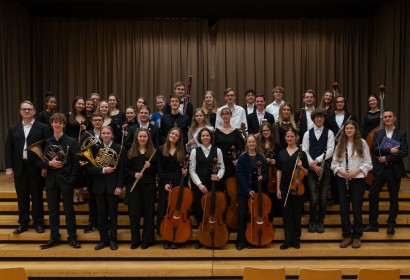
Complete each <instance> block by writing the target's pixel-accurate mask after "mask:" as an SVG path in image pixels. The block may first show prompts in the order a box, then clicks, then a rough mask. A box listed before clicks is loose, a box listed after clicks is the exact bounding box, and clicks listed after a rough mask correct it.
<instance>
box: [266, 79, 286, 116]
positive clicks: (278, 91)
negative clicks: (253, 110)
mask: <svg viewBox="0 0 410 280" xmlns="http://www.w3.org/2000/svg"><path fill="white" fill-rule="evenodd" d="M272 93H273V98H274V100H273V102H272V103H271V104H269V105H268V106H267V107H266V112H268V113H270V114H272V115H273V116H274V117H275V120H277V119H278V117H279V108H280V106H281V105H282V104H285V101H284V100H283V95H284V94H285V89H284V88H283V87H281V86H276V87H274V88H273V89H272Z"/></svg>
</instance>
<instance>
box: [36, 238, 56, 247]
mask: <svg viewBox="0 0 410 280" xmlns="http://www.w3.org/2000/svg"><path fill="white" fill-rule="evenodd" d="M58 244H60V240H56V239H50V240H49V241H48V242H47V243H44V244H42V245H40V248H41V249H48V248H51V247H54V246H57V245H58Z"/></svg>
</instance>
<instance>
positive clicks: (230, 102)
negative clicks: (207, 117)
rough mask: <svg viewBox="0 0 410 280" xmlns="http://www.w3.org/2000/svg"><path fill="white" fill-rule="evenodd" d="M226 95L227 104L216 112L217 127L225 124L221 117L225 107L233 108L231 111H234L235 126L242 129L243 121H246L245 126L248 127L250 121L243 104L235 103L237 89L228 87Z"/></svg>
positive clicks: (232, 123) (233, 123)
mask: <svg viewBox="0 0 410 280" xmlns="http://www.w3.org/2000/svg"><path fill="white" fill-rule="evenodd" d="M224 96H225V101H226V105H224V106H222V107H220V108H219V109H218V111H217V112H216V122H215V126H216V128H218V127H220V126H222V124H223V120H222V117H221V110H222V109H223V108H229V109H231V112H232V117H231V125H232V126H233V127H234V128H238V129H240V128H241V124H242V123H244V124H245V127H246V128H247V127H248V122H247V120H246V113H245V110H244V109H243V108H242V107H241V106H238V105H235V100H236V93H235V90H234V89H232V88H227V89H226V90H225V92H224Z"/></svg>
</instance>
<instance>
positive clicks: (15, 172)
mask: <svg viewBox="0 0 410 280" xmlns="http://www.w3.org/2000/svg"><path fill="white" fill-rule="evenodd" d="M35 114H36V109H35V107H34V104H33V103H32V102H31V101H28V100H26V101H23V102H21V103H20V115H21V118H22V121H20V122H19V123H17V124H15V125H13V126H11V127H10V128H9V131H8V133H7V139H6V144H5V148H4V150H5V157H4V158H5V163H6V176H7V178H8V179H9V180H13V179H14V186H15V188H16V194H17V203H18V215H19V219H18V223H19V224H20V225H19V226H18V227H17V228H16V229H15V230H14V231H13V233H14V234H20V233H23V232H25V231H27V230H28V226H29V223H30V198H31V203H32V210H31V216H32V218H33V220H34V223H33V226H34V229H35V231H36V232H37V233H43V232H44V205H43V186H42V185H41V184H40V182H41V181H42V180H41V174H42V171H41V168H39V167H36V166H34V163H35V160H36V156H35V155H34V154H33V153H29V152H27V151H26V148H27V147H28V146H30V145H32V144H34V143H36V142H38V141H41V140H45V139H47V138H49V137H50V135H51V133H50V127H49V126H48V125H45V124H43V123H41V122H39V121H36V120H34V115H35ZM43 175H44V174H43Z"/></svg>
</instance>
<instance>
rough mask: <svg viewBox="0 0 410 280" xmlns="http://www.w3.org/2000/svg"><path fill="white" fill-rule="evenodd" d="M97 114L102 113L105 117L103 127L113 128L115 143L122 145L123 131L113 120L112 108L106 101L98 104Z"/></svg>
mask: <svg viewBox="0 0 410 280" xmlns="http://www.w3.org/2000/svg"><path fill="white" fill-rule="evenodd" d="M97 112H100V113H101V115H102V116H103V122H104V123H103V126H107V125H108V126H111V127H112V130H113V131H114V142H115V143H117V144H120V143H121V131H120V129H119V127H118V125H117V123H116V122H115V121H114V120H113V119H112V118H111V115H110V107H109V104H108V102H107V101H106V100H102V101H100V103H98V108H97Z"/></svg>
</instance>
